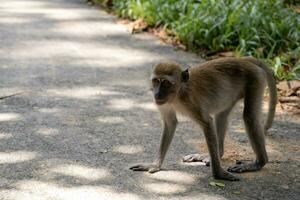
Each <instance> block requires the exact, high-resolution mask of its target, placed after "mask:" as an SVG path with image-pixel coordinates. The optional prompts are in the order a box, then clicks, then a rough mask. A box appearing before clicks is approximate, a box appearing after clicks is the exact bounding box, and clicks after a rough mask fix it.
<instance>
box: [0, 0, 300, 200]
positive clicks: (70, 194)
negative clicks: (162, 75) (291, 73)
mask: <svg viewBox="0 0 300 200" xmlns="http://www.w3.org/2000/svg"><path fill="white" fill-rule="evenodd" d="M116 22H117V19H116V18H115V17H113V16H112V15H109V14H107V13H105V12H104V11H101V10H100V9H99V8H95V7H90V6H88V5H86V4H85V3H84V1H81V0H1V1H0V98H1V97H3V96H9V95H12V94H16V95H15V96H11V97H7V98H3V99H0V199H1V200H2V199H3V200H12V199H13V200H25V199H26V200H27V199H28V200H44V199H47V200H48V199H51V200H69V199H70V200H77V199H78V200H82V199H86V200H96V199H97V200H99V199H105V200H108V199H130V200H131V199H138V200H144V199H187V200H193V199H205V200H208V199H214V200H215V199H216V200H219V199H222V200H225V199H289V200H294V199H295V200H296V199H299V195H300V192H299V188H300V186H299V172H300V171H299V160H300V158H299V152H300V151H299V138H300V137H299V132H300V126H299V120H298V119H297V118H295V117H293V116H290V115H283V114H280V113H278V114H277V118H276V121H275V123H274V126H273V128H272V130H271V131H270V136H268V138H267V143H268V152H269V155H270V161H271V162H270V163H269V164H268V165H267V166H266V167H265V168H264V169H263V170H262V171H260V172H257V173H248V174H244V175H241V177H242V181H240V182H224V181H221V182H223V183H225V187H216V186H211V185H210V182H211V181H214V179H213V178H212V177H211V173H210V169H209V168H208V167H205V166H201V165H198V164H183V163H182V162H181V157H182V156H183V155H185V154H188V153H192V152H197V151H198V150H202V149H203V146H204V145H203V144H204V139H203V136H202V133H201V131H200V130H199V129H198V127H197V126H196V125H195V124H193V123H191V122H189V121H188V120H186V119H185V118H180V121H181V123H180V125H179V127H178V130H177V134H176V136H175V138H174V142H173V143H172V145H171V148H170V151H169V153H168V155H167V159H166V162H165V165H164V170H163V171H161V172H158V173H156V174H153V175H150V174H148V173H139V172H132V171H130V170H128V167H129V166H131V165H133V164H136V163H142V162H151V161H153V159H154V158H155V155H156V149H157V147H158V142H159V139H160V131H161V124H160V121H159V114H158V113H157V111H156V109H155V107H154V106H153V104H152V103H151V94H150V92H149V86H148V77H149V74H150V71H151V65H153V64H154V63H156V62H158V61H160V60H163V59H172V60H176V61H178V62H180V63H182V64H184V65H193V64H195V63H198V62H201V59H200V58H199V57H197V56H196V55H194V54H191V53H186V52H182V51H177V50H175V49H174V48H173V47H170V46H168V45H164V44H161V42H160V41H159V40H157V39H156V38H154V37H153V36H151V35H149V34H139V35H130V33H129V32H128V31H127V28H126V27H125V26H124V25H121V24H118V23H116ZM240 118H241V114H240V107H237V108H236V111H235V112H234V113H233V114H232V120H231V128H230V134H229V136H228V137H227V140H226V147H225V148H226V149H227V150H226V153H225V159H224V165H225V166H228V165H230V164H232V163H233V162H234V160H235V158H244V159H246V158H253V153H252V152H251V149H250V145H249V143H248V140H247V137H246V136H245V134H244V131H243V126H242V122H241V120H240Z"/></svg>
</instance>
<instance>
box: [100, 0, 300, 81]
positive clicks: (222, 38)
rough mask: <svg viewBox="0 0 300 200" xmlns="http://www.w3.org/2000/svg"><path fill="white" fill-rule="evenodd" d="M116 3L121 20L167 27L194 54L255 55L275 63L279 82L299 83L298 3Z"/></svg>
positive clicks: (202, 0) (140, 0)
mask: <svg viewBox="0 0 300 200" xmlns="http://www.w3.org/2000/svg"><path fill="white" fill-rule="evenodd" d="M98 1H99V0H98ZM100 1H101V0H100ZM102 1H103V0H102ZM112 2H113V9H114V10H115V11H116V13H117V14H118V15H119V16H121V17H126V18H129V19H132V20H136V19H143V20H145V21H146V22H147V24H148V25H150V26H158V25H162V26H164V27H166V28H168V29H169V30H170V31H172V32H173V33H174V34H175V35H176V36H177V38H178V39H179V40H180V41H181V42H182V43H183V44H185V45H186V46H187V47H188V48H189V49H192V50H203V49H206V50H208V51H209V52H210V53H217V52H224V51H234V52H236V54H239V55H252V56H255V57H258V58H261V59H267V60H268V61H270V62H269V63H271V64H272V66H273V70H274V73H275V75H276V76H277V77H278V79H293V78H297V77H299V67H298V66H299V59H300V55H299V54H296V57H295V58H293V60H294V61H293V62H290V61H289V60H290V55H291V54H294V53H293V52H295V51H296V49H297V48H298V47H299V46H300V25H299V24H300V14H298V13H297V12H295V11H294V10H293V9H292V8H290V7H289V6H287V4H289V3H296V1H285V2H284V1H283V0H267V1H266V0H127V1H124V0H112ZM279 60H280V62H279ZM295 60H296V61H295ZM286 65H288V66H289V67H286Z"/></svg>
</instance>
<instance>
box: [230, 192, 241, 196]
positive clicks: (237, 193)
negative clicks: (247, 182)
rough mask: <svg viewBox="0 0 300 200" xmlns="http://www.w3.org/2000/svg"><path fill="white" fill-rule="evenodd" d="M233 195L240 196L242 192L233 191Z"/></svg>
mask: <svg viewBox="0 0 300 200" xmlns="http://www.w3.org/2000/svg"><path fill="white" fill-rule="evenodd" d="M232 193H233V194H236V195H239V194H241V192H240V191H233V192H232Z"/></svg>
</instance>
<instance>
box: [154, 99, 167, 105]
mask: <svg viewBox="0 0 300 200" xmlns="http://www.w3.org/2000/svg"><path fill="white" fill-rule="evenodd" d="M167 101H168V100H165V99H155V103H156V104H157V105H163V104H165V103H166V102H167Z"/></svg>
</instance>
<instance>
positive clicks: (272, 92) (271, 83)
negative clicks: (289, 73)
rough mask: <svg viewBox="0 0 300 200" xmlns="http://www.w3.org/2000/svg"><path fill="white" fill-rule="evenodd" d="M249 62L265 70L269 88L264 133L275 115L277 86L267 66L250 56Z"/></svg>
mask: <svg viewBox="0 0 300 200" xmlns="http://www.w3.org/2000/svg"><path fill="white" fill-rule="evenodd" d="M247 59H248V60H249V61H250V62H252V63H254V64H256V65H258V66H259V67H261V68H262V69H263V70H264V71H265V72H266V78H267V83H268V88H269V95H270V96H269V110H268V116H267V120H266V122H265V127H264V128H265V134H266V133H267V130H268V129H269V128H270V127H271V126H272V122H273V120H274V116H275V110H276V104H277V88H276V81H275V78H274V75H273V72H272V71H271V70H270V69H269V68H268V66H267V65H266V64H265V63H263V62H261V61H259V60H257V59H254V58H251V57H248V58H247Z"/></svg>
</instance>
